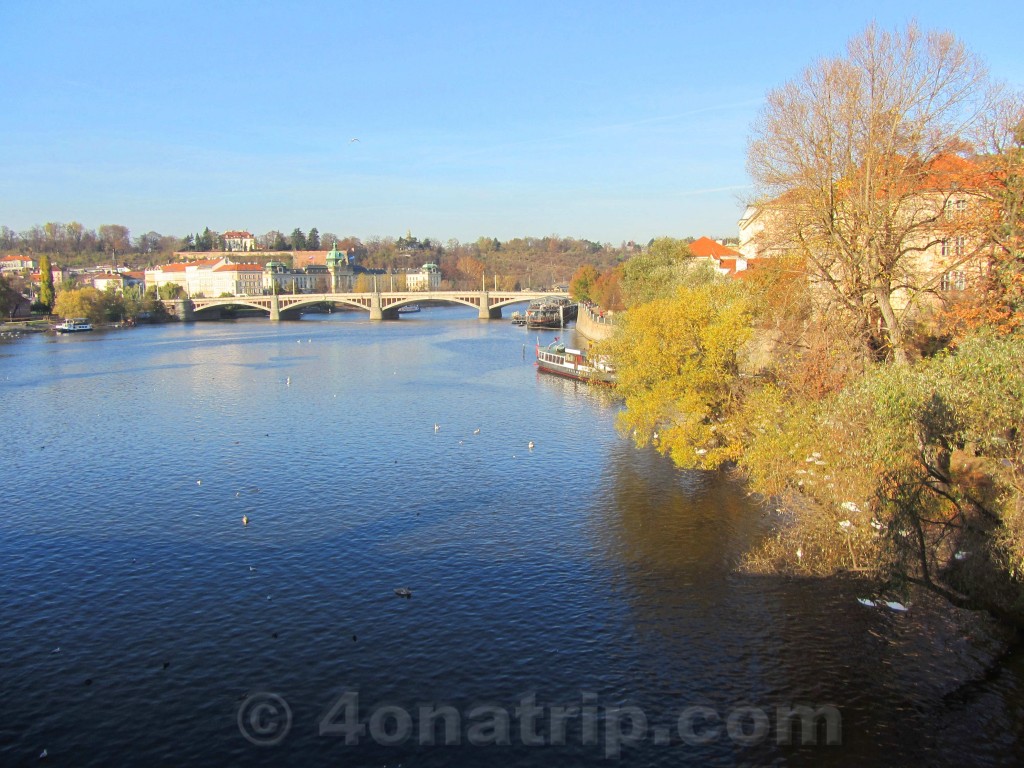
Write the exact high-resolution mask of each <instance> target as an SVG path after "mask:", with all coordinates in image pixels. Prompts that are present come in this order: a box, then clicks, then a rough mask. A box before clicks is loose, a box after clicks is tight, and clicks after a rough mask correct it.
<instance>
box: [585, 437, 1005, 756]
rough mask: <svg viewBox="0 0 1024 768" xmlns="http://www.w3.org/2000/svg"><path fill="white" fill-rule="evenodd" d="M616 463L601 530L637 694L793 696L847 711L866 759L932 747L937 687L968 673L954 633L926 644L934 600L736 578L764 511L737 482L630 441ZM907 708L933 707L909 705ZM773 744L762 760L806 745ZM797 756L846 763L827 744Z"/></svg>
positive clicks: (694, 699)
mask: <svg viewBox="0 0 1024 768" xmlns="http://www.w3.org/2000/svg"><path fill="white" fill-rule="evenodd" d="M608 461H609V463H608V467H607V473H606V474H605V475H604V476H603V477H602V479H601V481H600V489H601V491H602V493H601V494H600V496H599V501H598V503H597V505H596V506H595V509H594V510H593V515H594V527H595V530H594V535H595V538H596V540H597V543H598V549H599V551H601V552H603V554H604V555H605V565H606V567H607V569H608V578H609V588H610V591H611V592H612V594H613V597H612V598H611V604H612V605H616V606H618V607H619V608H620V609H621V610H622V617H621V622H622V626H621V628H620V631H622V632H623V635H624V636H623V637H622V640H621V642H622V644H623V646H624V647H627V648H629V649H630V650H629V651H628V652H627V655H628V656H629V658H628V662H627V663H628V665H629V667H630V674H631V678H632V679H631V681H630V683H629V686H630V689H629V690H628V691H626V692H625V693H626V695H627V696H628V697H629V698H630V699H631V701H633V702H635V703H638V704H639V705H640V706H644V707H648V708H650V709H651V710H652V712H653V711H654V710H659V711H661V712H664V711H672V710H673V708H674V709H675V711H679V710H681V709H682V708H685V707H686V706H692V705H709V706H711V707H713V708H714V709H716V711H718V712H720V713H721V714H723V716H724V715H726V714H728V712H729V710H730V709H732V708H735V707H738V706H743V705H752V706H756V707H759V708H761V709H763V710H764V711H766V712H767V713H768V714H769V715H770V716H772V717H773V718H774V713H775V707H777V706H789V705H790V704H792V703H793V702H800V701H803V702H812V703H815V704H818V705H823V704H831V705H834V706H836V707H838V708H839V710H840V711H841V714H842V720H843V740H844V743H843V755H845V756H847V757H848V756H849V755H850V754H854V755H857V756H858V757H859V758H862V759H860V761H861V762H866V763H873V762H879V761H881V762H887V761H889V762H891V760H889V758H890V757H893V756H895V758H894V759H895V762H901V763H902V762H908V763H913V762H915V761H916V760H918V759H919V758H920V756H921V755H922V754H926V753H927V747H926V746H924V745H925V744H926V741H927V738H929V737H928V736H927V734H928V733H929V730H930V726H929V721H930V720H931V719H934V720H935V721H937V722H948V721H950V720H955V719H956V716H955V713H952V712H950V711H949V710H948V707H947V706H946V705H945V704H944V703H943V701H942V699H941V691H943V690H948V687H949V681H950V678H951V677H953V676H954V675H955V674H959V675H962V674H963V671H962V670H957V658H956V654H955V653H953V652H951V651H950V649H949V648H945V649H943V648H939V647H938V646H941V645H942V644H943V642H944V641H948V640H949V636H948V633H947V634H945V635H944V634H943V633H938V636H939V637H940V638H941V639H938V640H937V639H934V638H931V639H930V636H931V635H932V634H933V633H934V632H933V631H934V627H932V628H931V630H928V629H926V628H925V627H922V626H920V625H919V622H920V621H921V619H922V618H923V614H922V613H921V612H922V611H924V610H926V606H924V605H916V606H915V608H914V611H916V612H917V613H915V612H914V611H912V612H911V613H910V614H896V613H893V612H891V611H882V610H878V609H867V608H864V607H863V606H861V605H859V604H858V603H857V601H856V598H857V597H858V596H861V595H862V594H863V593H864V592H865V590H867V589H869V588H868V587H867V586H865V585H863V584H861V583H859V582H856V581H852V580H844V579H838V578H836V579H827V580H820V579H799V578H795V579H794V578H785V577H754V576H747V575H744V574H740V573H737V572H736V571H735V565H736V562H737V560H738V558H739V557H740V556H741V555H742V554H743V553H744V552H745V551H747V549H748V548H749V547H751V546H753V545H755V544H756V543H757V541H758V539H759V537H760V536H762V535H764V533H765V532H766V530H767V521H768V520H769V518H767V517H766V516H765V514H764V511H763V510H762V509H761V508H760V507H758V506H757V505H755V504H754V503H752V502H751V501H750V500H749V499H747V498H746V496H745V494H744V491H743V488H742V486H740V485H738V484H736V483H733V482H731V481H729V480H728V478H726V477H725V476H723V475H720V474H714V473H698V472H693V473H691V472H680V471H679V470H677V469H676V468H675V467H674V466H673V465H672V463H671V461H669V460H668V459H663V458H662V457H659V456H657V455H655V454H654V452H653V451H648V450H636V449H634V448H633V447H632V446H631V445H629V444H628V443H627V442H625V441H623V442H622V443H621V444H619V445H615V446H613V447H611V448H610V450H609V454H608ZM933 646H934V647H933ZM962 663H963V660H962V659H961V660H960V664H961V665H962ZM974 668H975V669H976V665H975V667H974ZM911 704H913V706H917V707H924V709H923V710H922V712H924V714H922V715H913V714H908V706H911ZM997 709H998V711H997V712H996V713H994V715H993V714H991V713H980V712H979V711H978V709H975V710H973V711H972V712H971V713H969V716H970V717H971V718H972V720H971V722H974V723H976V724H980V725H981V726H984V725H985V723H986V722H987V720H988V719H990V718H992V717H993V716H994V717H995V718H996V720H995V722H1005V721H1006V711H1007V710H1006V708H1005V706H1002V707H1001V708H999V707H997ZM649 714H650V713H649ZM896 722H901V723H903V724H904V727H901V729H900V730H899V731H897V730H893V729H892V724H893V723H896ZM772 724H773V726H774V721H773V723H772ZM773 736H774V734H773ZM932 738H934V737H932ZM773 742H774V739H769V740H768V741H766V743H765V744H764V745H763V750H764V753H763V754H761V753H759V756H762V757H764V756H770V755H773V754H774V755H776V756H778V755H787V756H789V757H793V756H795V755H796V754H797V752H796V751H794V750H790V749H775V747H774V746H773ZM801 754H806V755H808V756H811V757H812V760H811V762H821V761H822V760H824V763H822V764H826V763H828V762H829V761H833V762H832V764H842V763H843V762H844V761H843V760H842V759H838V758H837V755H836V754H835V753H832V754H827V753H825V752H823V751H822V750H821V749H820V748H818V749H811V750H810V751H804V752H802V753H801Z"/></svg>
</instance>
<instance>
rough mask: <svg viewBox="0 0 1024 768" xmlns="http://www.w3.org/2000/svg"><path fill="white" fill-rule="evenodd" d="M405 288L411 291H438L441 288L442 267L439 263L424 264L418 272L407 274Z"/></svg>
mask: <svg viewBox="0 0 1024 768" xmlns="http://www.w3.org/2000/svg"><path fill="white" fill-rule="evenodd" d="M405 288H406V290H409V291H437V290H440V289H441V268H440V267H439V266H437V264H434V263H430V264H424V265H423V266H422V267H421V268H420V270H419V271H418V272H408V273H407V274H406V275H405Z"/></svg>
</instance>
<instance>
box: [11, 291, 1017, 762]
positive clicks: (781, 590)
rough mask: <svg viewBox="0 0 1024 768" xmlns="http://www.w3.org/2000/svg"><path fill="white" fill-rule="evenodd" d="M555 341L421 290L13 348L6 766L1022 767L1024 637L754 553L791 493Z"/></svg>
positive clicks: (39, 338) (25, 342) (37, 338)
mask: <svg viewBox="0 0 1024 768" xmlns="http://www.w3.org/2000/svg"><path fill="white" fill-rule="evenodd" d="M566 334H567V336H568V337H569V338H570V340H571V339H572V331H567V332H566ZM555 335H558V333H556V332H542V333H540V334H539V335H538V334H537V333H534V332H527V331H525V330H523V329H522V328H518V327H515V326H512V325H511V324H510V323H508V322H494V321H492V322H481V321H479V320H478V319H477V318H476V316H475V310H468V309H463V308H452V307H432V308H427V309H424V311H422V312H420V313H418V314H414V315H405V316H403V317H402V319H401V320H399V321H396V322H384V323H370V322H369V321H368V320H366V318H365V316H364V315H362V314H360V313H349V312H341V313H334V314H322V315H306V316H304V317H303V319H302V320H299V321H292V322H282V323H270V322H269V321H267V320H264V319H246V320H238V321H220V322H208V323H196V324H188V325H166V326H152V327H139V328H136V329H133V330H130V331H99V332H94V333H86V334H77V335H73V336H68V337H55V336H51V335H41V334H40V335H30V336H26V337H23V338H21V339H19V340H17V341H13V342H6V343H3V345H2V346H0V397H2V399H0V408H2V413H3V422H2V423H3V425H4V431H5V438H6V450H5V452H4V458H3V461H2V462H0V490H2V494H0V498H2V511H0V692H2V695H3V698H2V703H0V713H2V716H0V764H3V765H20V764H25V765H29V764H33V765H34V764H37V761H38V760H39V758H40V755H42V754H43V753H44V750H45V755H46V757H45V760H46V761H47V764H53V765H95V766H106V765H145V766H148V765H158V764H160V765H185V764H187V765H209V766H221V765H242V764H245V765H268V766H269V765H281V764H290V765H310V766H313V765H347V766H362V765H367V766H369V765H373V766H381V765H387V766H398V765H426V766H433V765H437V766H441V765H466V766H469V765H481V764H485V763H491V764H496V765H502V766H506V765H507V766H532V765H542V764H543V765H549V764H550V765H559V766H562V765H566V766H572V765H591V764H620V763H621V764H626V765H659V766H660V765H663V766H670V765H671V766H676V765H687V764H694V765H735V764H759V765H760V764H791V765H861V764H888V765H907V764H927V765H951V766H952V765H958V766H959V765H974V764H990V765H1000V764H1010V763H1018V764H1019V763H1020V762H1021V761H1022V759H1024V749H1022V747H1021V738H1020V737H1021V729H1022V725H1021V723H1022V719H1021V718H1020V716H1019V712H1020V711H1021V707H1022V705H1024V695H1022V691H1021V681H1022V679H1024V664H1022V662H1021V659H1020V657H1019V656H1011V657H1009V658H1008V659H1006V660H1005V661H1004V662H1003V663H1002V664H1001V665H1000V666H999V667H997V668H996V669H995V671H989V672H987V673H986V671H985V669H984V666H983V664H982V663H981V662H980V661H979V659H980V658H981V655H980V654H977V653H975V652H974V650H973V649H972V646H971V645H970V644H969V643H967V642H966V640H964V639H963V638H956V637H953V638H952V640H951V639H950V638H949V637H943V639H942V640H941V641H937V642H932V643H930V644H929V637H930V635H929V633H930V632H931V631H932V627H933V626H934V624H935V621H936V619H935V617H934V616H929V615H928V611H927V609H926V607H918V606H916V605H915V606H912V608H911V610H910V611H908V612H907V613H895V612H892V611H888V610H882V609H873V608H865V607H863V606H861V605H859V604H858V603H857V601H856V598H857V597H858V596H859V595H861V594H862V593H863V590H862V588H861V587H859V586H858V585H856V584H853V583H848V582H844V581H841V580H833V581H818V580H810V579H808V580H803V579H791V578H765V577H753V576H748V575H743V574H741V573H738V572H737V570H736V567H735V566H736V562H737V560H738V558H739V557H740V556H741V555H742V554H743V552H745V551H747V550H748V549H749V548H750V547H752V546H754V545H755V544H756V543H757V541H758V540H759V538H760V537H762V536H764V535H765V534H766V532H768V531H769V530H770V526H771V524H772V516H771V510H765V509H762V508H761V507H758V506H756V505H755V504H753V503H752V502H751V501H750V500H749V499H747V498H746V496H745V494H744V492H743V489H742V487H740V486H739V485H737V484H736V483H735V482H733V481H732V480H730V479H729V478H728V477H727V476H725V475H724V474H723V475H719V474H713V473H693V472H681V471H678V470H676V469H675V468H674V467H673V466H672V465H671V463H670V462H669V461H667V460H666V459H664V458H662V457H660V456H658V455H657V454H656V453H655V452H654V451H652V450H638V449H636V448H634V447H633V446H632V445H631V444H630V443H629V441H628V440H626V439H624V438H623V437H621V436H620V435H619V434H617V432H616V430H615V425H614V420H615V415H616V412H617V409H618V405H617V404H616V403H615V401H614V400H613V399H612V398H611V397H609V396H608V394H607V393H606V392H604V391H601V390H597V389H592V388H589V387H587V386H586V385H583V384H577V383H574V382H571V381H566V380H562V379H557V378H554V377H551V376H547V375H544V374H538V373H537V371H536V369H535V368H534V367H533V365H532V356H533V345H534V343H535V341H536V340H537V339H538V338H539V339H540V340H541V342H542V343H547V341H549V340H550V339H551V338H552V337H553V336H555ZM435 425H436V427H435ZM531 441H533V443H534V447H533V448H532V449H531V448H530V447H529V443H530V442H531ZM243 516H244V517H245V518H246V520H247V524H243ZM396 589H398V590H402V589H408V590H409V591H411V596H410V597H401V596H399V595H397V594H396V592H395V590H396ZM951 644H952V645H951ZM954 646H955V647H954ZM972 664H973V665H974V666H971V665H972ZM958 665H959V666H958ZM964 668H966V669H968V670H969V673H968V674H966V675H964V676H966V677H972V676H974V677H977V678H978V679H977V680H976V681H974V682H973V683H971V684H970V685H968V686H958V685H956V684H953V683H951V682H950V679H951V676H952V675H953V673H954V672H955V671H956V670H957V669H961V670H962V669H964ZM961 674H962V673H961ZM800 706H805V707H807V708H808V710H798V709H794V708H795V707H800ZM808 711H816V712H817V718H816V719H815V720H813V723H814V726H815V727H813V728H810V729H809V731H808V732H807V733H802V732H801V730H800V729H799V727H798V726H799V724H800V723H801V722H802V721H801V720H800V713H801V712H804V713H805V714H806V712H808ZM806 719H807V722H812V719H811V718H810V717H809V716H808V717H807V718H806ZM786 722H789V723H791V724H792V725H793V726H794V727H791V728H785V727H783V726H784V724H785V723H786ZM802 740H803V741H804V742H806V743H801V741H802ZM789 742H793V743H789ZM829 742H834V743H829ZM609 761H611V762H609Z"/></svg>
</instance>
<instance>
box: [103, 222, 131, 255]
mask: <svg viewBox="0 0 1024 768" xmlns="http://www.w3.org/2000/svg"><path fill="white" fill-rule="evenodd" d="M98 232H99V237H100V243H101V244H102V246H103V251H104V252H105V253H109V254H110V255H111V257H113V258H116V257H117V254H119V253H126V252H127V251H129V250H130V249H131V247H132V239H131V233H130V232H129V231H128V227H125V226H122V225H120V224H102V225H100V228H99V230H98Z"/></svg>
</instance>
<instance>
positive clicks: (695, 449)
mask: <svg viewBox="0 0 1024 768" xmlns="http://www.w3.org/2000/svg"><path fill="white" fill-rule="evenodd" d="M750 320H751V304H750V300H749V296H748V294H747V291H746V289H745V287H744V286H743V285H742V284H741V283H738V282H726V281H725V280H717V281H712V282H708V283H704V284H699V285H695V286H692V287H690V286H682V287H679V288H677V289H676V290H675V292H674V293H673V295H671V296H666V297H661V298H657V299H655V300H653V301H650V302H647V303H644V304H641V305H637V306H633V307H631V308H630V309H629V311H628V312H627V313H626V314H625V315H624V316H623V320H622V322H621V323H620V325H619V330H618V332H617V333H616V335H615V337H614V338H613V339H612V340H611V341H610V342H608V343H607V346H605V347H604V348H603V349H602V351H603V352H606V353H607V354H609V355H610V356H611V358H612V359H613V360H614V361H615V365H616V368H617V370H618V383H617V387H616V388H617V391H618V393H619V394H620V395H622V397H623V398H624V400H625V405H626V407H625V410H623V411H622V413H621V414H620V415H619V427H620V429H621V430H622V431H623V432H625V433H627V434H630V435H632V436H633V439H634V441H635V442H636V443H637V444H639V445H648V444H653V445H654V446H655V447H656V448H657V449H658V450H659V451H661V452H662V453H665V454H668V455H670V456H671V457H672V459H673V461H674V462H675V463H676V464H677V465H679V466H680V467H685V468H715V467H718V466H719V465H720V464H721V463H723V462H726V461H732V460H735V459H736V458H737V457H738V456H739V455H740V448H741V446H740V444H739V442H738V440H737V431H736V430H735V429H733V428H732V418H733V416H734V414H735V411H736V407H737V403H738V402H739V401H740V399H739V391H740V388H741V386H742V380H741V378H740V375H739V374H740V367H739V350H740V349H741V348H742V346H743V345H744V344H745V342H746V341H747V340H748V339H749V338H750V334H751V325H750Z"/></svg>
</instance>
